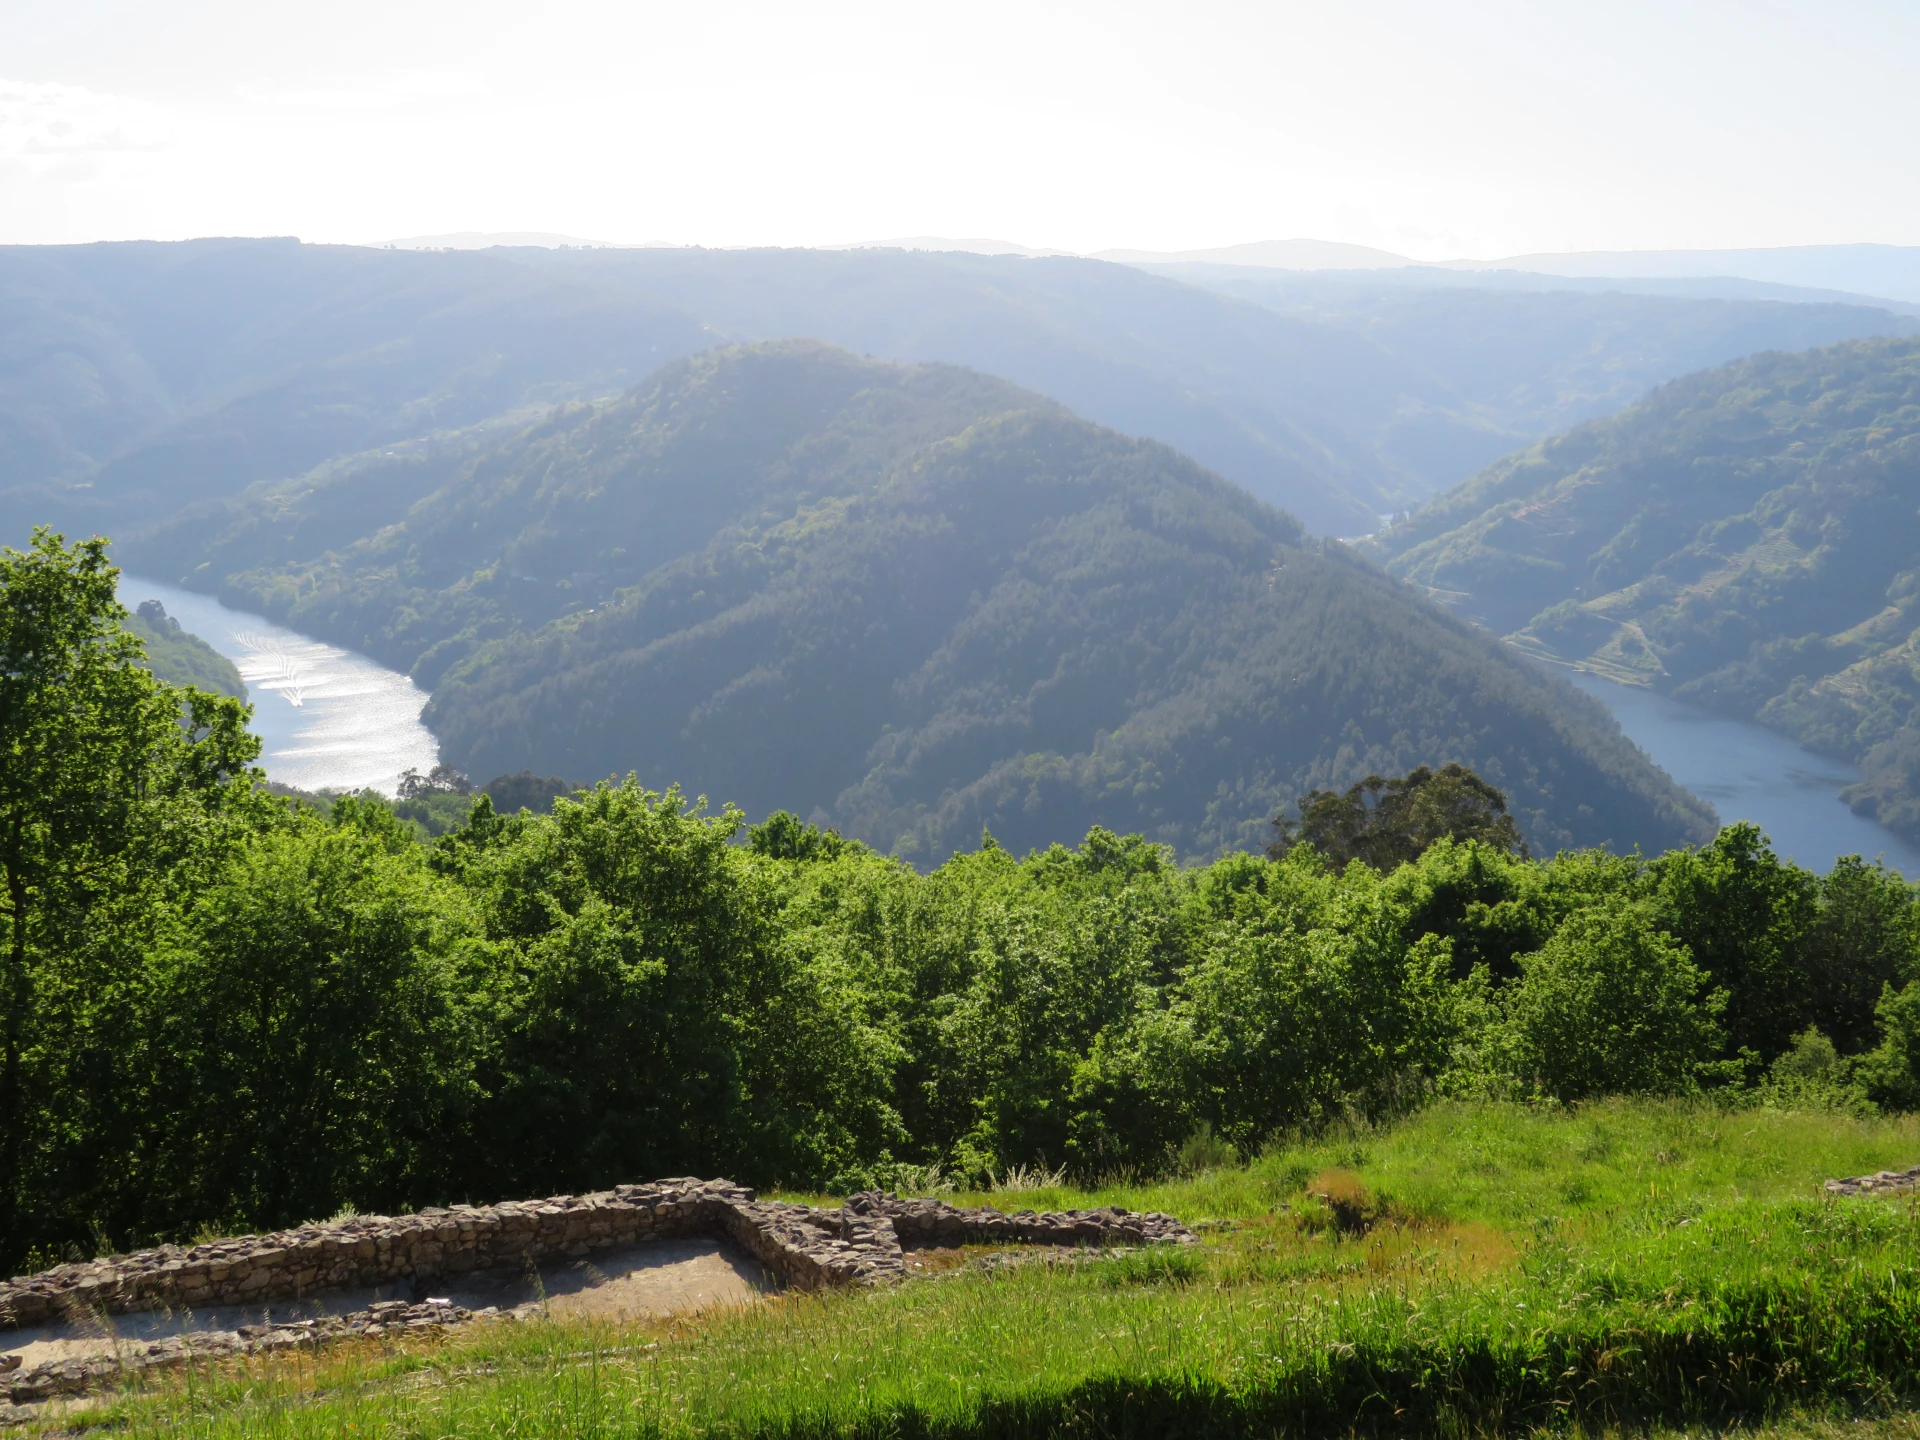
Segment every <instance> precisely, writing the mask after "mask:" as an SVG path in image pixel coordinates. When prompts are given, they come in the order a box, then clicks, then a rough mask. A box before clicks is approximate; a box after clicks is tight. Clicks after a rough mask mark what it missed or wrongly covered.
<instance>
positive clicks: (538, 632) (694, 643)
mask: <svg viewBox="0 0 1920 1440" xmlns="http://www.w3.org/2000/svg"><path fill="white" fill-rule="evenodd" d="M225 593H226V594H227V595H228V596H229V598H231V599H233V600H235V601H236V602H238V603H242V604H245V605H247V606H250V607H258V608H262V609H264V610H265V611H266V612H267V613H269V614H271V615H273V616H275V617H276V618H280V619H284V620H286V621H287V622H288V623H290V624H293V625H295V626H298V627H300V628H302V629H306V630H309V631H312V632H314V633H317V634H320V635H323V636H327V637H329V638H332V639H336V640H339V641H341V642H343V643H348V644H352V645H354V646H356V647H359V648H363V649H365V650H367V651H369V652H371V653H373V654H375V655H377V656H380V657H381V658H383V659H385V660H387V661H388V662H389V663H393V664H397V665H402V666H409V667H412V669H413V671H414V673H415V675H416V676H417V677H418V678H420V679H422V680H423V681H425V682H427V683H429V684H431V685H433V686H434V698H433V702H432V704H431V705H430V707H429V709H428V714H427V719H428V723H429V724H430V725H431V726H432V727H433V728H434V730H435V731H436V733H437V734H439V736H440V737H441V739H442V743H443V747H444V752H445V754H446V755H447V756H448V757H449V758H451V759H452V760H454V761H455V762H456V763H458V764H461V765H462V766H463V767H465V768H467V769H469V770H471V771H473V772H474V773H481V774H492V773H498V772H500V771H504V770H517V769H519V768H521V767H523V766H529V765H530V766H532V767H533V768H535V769H537V770H541V771H553V772H557V773H560V774H564V775H569V776H573V777H577V778H578V777H588V776H592V775H596V774H599V775H604V774H607V773H609V772H613V771H624V770H627V769H637V770H638V771H639V772H640V773H641V775H642V776H643V777H644V778H645V779H646V780H647V781H648V782H649V783H656V784H666V783H669V782H672V781H679V782H681V783H683V784H684V785H686V786H687V787H688V788H689V790H690V791H700V792H704V793H706V794H708V795H711V796H713V797H714V798H715V799H716V800H720V799H725V800H734V801H738V802H740V803H742V804H743V805H744V806H745V807H746V808H747V809H748V810H749V811H750V812H762V811H766V810H771V809H773V808H775V807H776V806H785V807H788V808H796V809H798V810H800V811H801V813H803V814H808V813H811V814H813V815H814V817H815V818H816V819H820V820H825V821H828V822H831V823H833V824H836V825H838V826H840V827H842V828H843V829H845V830H847V831H849V832H850V833H853V834H857V835H859V836H862V837H863V838H867V839H870V840H872V841H874V842H875V843H877V844H879V845H881V846H883V847H884V848H888V849H897V850H899V851H900V852H901V853H903V854H912V855H918V856H921V857H932V858H939V857H942V856H944V855H945V854H946V853H947V852H948V851H949V850H950V849H951V848H953V847H954V846H955V845H958V844H962V843H970V842H972V841H974V840H976V839H977V838H978V836H979V834H980V830H981V828H982V826H983V825H984V826H987V827H989V828H991V829H992V830H993V832H994V833H995V834H996V835H998V836H999V837H1001V839H1002V840H1004V841H1005V842H1007V843H1009V844H1012V845H1015V846H1018V847H1022V848H1024V847H1026V846H1029V845H1036V844H1044V843H1047V842H1050V841H1052V840H1055V839H1062V838H1071V837H1074V836H1077V835H1080V834H1083V833H1084V832H1085V830H1086V829H1087V827H1088V826H1089V825H1090V824H1093V823H1101V824H1106V825H1109V826H1111V827H1113V828H1116V829H1120V830H1144V831H1146V832H1147V833H1149V834H1151V835H1154V836H1156V837H1158V838H1161V839H1164V840H1166V841H1168V842H1170V843H1173V844H1175V845H1177V846H1178V847H1180V849H1181V850H1182V851H1185V852H1188V853H1194V852H1207V851H1212V850H1217V849H1220V848H1222V847H1237V846H1245V845H1248V844H1252V843H1257V842H1258V841H1260V840H1261V839H1263V838H1264V834H1265V828H1266V822H1267V820H1268V819H1269V818H1270V817H1271V816H1272V815H1273V813H1274V812H1275V811H1276V810H1278V809H1279V808H1280V807H1281V806H1282V805H1283V804H1285V803H1286V802H1287V801H1288V800H1290V799H1291V798H1292V797H1293V796H1294V795H1295V794H1297V793H1299V792H1300V791H1301V790H1303V789H1305V788H1307V787H1308V786H1310V785H1314V784H1323V783H1336V782H1345V781H1347V780H1350V779H1353V778H1357V777H1359V776H1360V775H1363V774H1365V773H1366V772H1368V771H1369V770H1376V769H1377V770H1383V771H1397V770H1403V769H1406V768H1408V767H1409V766H1411V765H1414V764H1418V763H1421V762H1423V761H1424V762H1429V763H1432V762H1441V761H1445V760H1450V759H1460V760H1463V761H1465V762H1466V763H1468V764H1471V765H1472V766H1474V767H1475V768H1476V769H1478V770H1480V771H1481V772H1482V773H1483V774H1487V775H1489V776H1491V777H1493V778H1494V779H1495V780H1496V782H1497V783H1499V784H1501V785H1503V786H1504V787H1506V788H1507V789H1508V790H1509V791H1510V792H1511V793H1512V795H1513V798H1514V802H1515V810H1516V812H1517V813H1518V815H1519V816H1520V818H1521V819H1522V821H1523V823H1524V824H1525V825H1526V827H1527V829H1528V833H1529V835H1530V836H1531V837H1532V839H1533V841H1534V843H1535V844H1536V845H1539V846H1541V847H1543V848H1548V849H1551V848H1553V847H1554V846H1557V845H1561V844H1594V843H1603V842H1612V843H1615V844H1632V843H1635V842H1638V843H1641V844H1643V845H1645V846H1647V847H1649V848H1652V847H1656V846H1663V845H1667V844H1671V843H1674V842H1675V841H1677V840H1681V839H1688V838H1694V837H1697V836H1698V835H1699V834H1701V833H1702V831H1703V827H1704V826H1705V824H1706V823H1707V819H1708V817H1707V815H1706V812H1705V811H1704V810H1703V809H1702V808H1701V807H1699V806H1698V804H1697V802H1694V801H1692V800H1691V799H1690V798H1689V797H1687V796H1686V795H1685V794H1684V793H1683V792H1680V791H1678V790H1677V789H1676V788H1674V787H1673V786H1672V785H1671V784H1670V783H1669V782H1668V781H1667V780H1666V778H1665V777H1664V776H1662V775H1660V774H1659V772H1657V771H1655V770H1653V769H1652V768H1651V766H1649V765H1648V763H1647V762H1646V760H1645V759H1644V757H1642V756H1641V755H1640V754H1639V752H1638V751H1636V750H1634V749H1633V748H1632V746H1630V745H1629V744H1628V743H1627V742H1625V741H1624V740H1623V739H1622V738H1621V737H1620V735H1619V733H1618V730H1617V728H1616V727H1614V725H1613V724H1612V722H1611V720H1610V719H1609V718H1608V717H1607V716H1606V715H1605V714H1604V712H1603V711H1602V710H1601V709H1600V707H1598V706H1597V705H1595V704H1593V703H1592V702H1590V701H1588V700H1586V699H1584V698H1583V697H1581V696H1579V695H1577V694H1576V693H1575V692H1574V691H1573V690H1572V689H1571V687H1569V686H1567V685H1566V684H1565V683H1564V682H1561V681H1559V680H1558V679H1556V678H1554V677H1551V676H1549V675H1546V674H1544V673H1542V672H1540V671H1538V670H1536V669H1535V668H1533V667H1532V666H1531V665H1530V664H1528V663H1527V662H1524V661H1521V660H1518V659H1516V658H1514V657H1512V656H1510V655H1508V654H1506V653H1505V652H1503V651H1502V650H1500V649H1499V648H1498V647H1497V646H1495V645H1493V644H1492V643H1490V642H1489V641H1487V640H1486V639H1484V638H1482V637H1480V636H1478V635H1477V634H1475V633H1474V632H1473V631H1472V630H1471V629H1470V628H1469V627H1467V626H1465V625H1462V624H1460V623H1459V622H1457V621H1454V620H1452V619H1450V618H1449V617H1447V616H1445V615H1444V614H1443V613H1441V612H1440V611H1438V610H1436V609H1434V608H1433V607H1431V606H1429V605H1427V604H1425V603H1424V602H1422V601H1419V600H1417V599H1415V598H1414V597H1413V596H1412V595H1411V594H1409V593H1408V592H1407V591H1406V590H1405V589H1404V588H1402V587H1401V586H1400V585H1398V584H1397V583H1396V582H1394V581H1392V580H1390V579H1388V578H1387V577H1386V576H1384V575H1382V574H1380V573H1379V572H1378V571H1376V570H1374V569H1373V568H1372V567H1370V566H1368V565H1367V564H1365V563H1364V562H1362V561H1360V560H1358V559H1357V558H1355V557H1354V556H1352V555H1351V554H1350V553H1349V552H1347V551H1346V550H1344V549H1343V548H1341V547H1339V546H1322V545H1321V544H1319V543H1317V542H1307V541H1305V540H1304V539H1303V536H1302V532H1301V528H1300V526H1299V524H1298V522H1297V521H1295V520H1293V519H1292V518H1290V517H1288V516H1286V515H1283V514H1281V513H1280V512H1278V511H1275V510H1272V509H1269V508H1268V507H1266V506H1264V505H1262V504H1260V503H1259V502H1258V501H1256V500H1254V499H1252V498H1251V497H1250V496H1248V495H1246V494H1245V493H1244V492H1243V491H1240V490H1238V489H1237V488H1235V487H1233V486H1231V485H1229V484H1227V483H1226V482H1224V481H1222V480H1221V479H1219V478H1218V477H1217V476H1214V475H1212V474H1210V473H1208V472H1207V471H1205V470H1203V469H1202V468H1201V467H1199V466H1197V465H1195V464H1194V463H1193V462H1191V461H1190V460H1187V459H1185V458H1184V457H1182V456H1180V455H1178V454H1176V453H1174V452H1172V451H1170V450H1168V449H1166V448H1164V447H1162V446H1159V445H1156V444H1152V443H1149V442H1141V441H1135V440H1130V439H1128V438H1126V437H1123V436H1120V435H1117V434H1115V433H1113V432H1112V431H1108V430H1104V429H1101V428H1099V427H1097V426H1093V425H1090V424H1088V423H1087V422H1085V421H1082V420H1079V419H1077V418H1075V417H1074V416H1072V415H1071V414H1069V413H1067V412H1066V411H1064V410H1062V409H1061V408H1060V407H1058V406H1057V405H1054V404H1052V403H1051V402H1049V401H1046V400H1044V399H1042V398H1040V397H1039V396H1036V395H1033V394H1031V393H1030V392H1026V391H1022V390H1020V389H1018V388H1016V387H1014V386H1012V385H1009V384H1007V383H1006V382H1004V381H1000V380H995V379H991V378H989V377H985V376H981V375H978V374H976V373H974V372H971V371H966V370H961V369H957V368H954V367H950V366H917V367H903V366H895V365H888V364H884V363H881V362H876V361H868V360H861V359H859V358H857V357H855V356H853V355H850V354H848V353H846V352H845V351H840V350H834V349H831V348H828V347H824V346H820V345H817V344H814V343H811V342H798V341H795V342H782V343H777V344H767V345H757V346H747V347H741V348H737V349H733V350H728V351H720V352H713V353H710V354H707V355H703V356H699V357H696V358H694V359H692V360H689V361H682V362H676V363H674V364H672V365H670V366H668V367H666V368H665V369H664V370H663V371H662V372H661V373H660V374H659V375H657V376H655V377H654V378H653V380H651V381H650V382H648V383H647V384H646V385H643V386H641V387H639V388H637V389H636V390H634V391H633V392H631V393H630V394H628V395H626V396H624V397H622V398H621V399H619V400H617V401H614V402H612V403H610V404H607V405H604V406H600V407H591V408H590V407H579V408H577V409H574V410H571V411H564V412H559V413H556V414H555V415H554V416H552V417H550V418H549V419H548V420H546V421H545V422H543V423H542V424H540V425H538V426H535V427H533V428H531V429H529V430H528V431H526V432H525V433H524V434H522V435H519V436H516V437H514V438H513V439H511V440H509V441H506V442H504V443H501V444H498V445H496V446H494V447H492V448H490V449H488V450H485V451H484V452H482V453H481V454H479V455H478V456H476V457H474V458H472V459H471V460H469V461H467V462H466V463H465V464H464V465H463V466H462V467H460V468H459V470H458V473H457V474H456V475H455V476H454V478H453V479H452V480H451V481H450V482H449V483H447V484H446V485H445V486H443V487H442V488H440V489H439V490H437V491H435V492H434V493H433V494H432V495H430V496H428V497H427V498H426V499H424V500H422V501H420V502H419V503H418V504H416V505H415V506H414V507H413V508H412V510H411V511H409V513H408V514H407V516H406V518H405V519H404V520H403V521H402V522H401V523H399V524H397V525H394V526H391V527H388V528H386V529H383V530H381V531H379V532H378V533H376V534H373V535H370V536H368V537H366V538H364V539H363V540H361V541H359V542H357V543H355V544H354V545H352V546H350V547H347V548H345V549H342V550H339V551H337V552H333V553H329V554H326V555H323V556H319V557H315V558H312V559H309V560H305V561H302V562H299V563H295V564H289V565H279V566H275V567H271V568H268V569H264V570H256V571H253V572H248V573H243V574H238V575H233V576H231V577H229V579H228V580H227V584H226V591H225Z"/></svg>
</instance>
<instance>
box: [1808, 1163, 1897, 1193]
mask: <svg viewBox="0 0 1920 1440" xmlns="http://www.w3.org/2000/svg"><path fill="white" fill-rule="evenodd" d="M1916 1186H1920V1165H1916V1166H1914V1167H1913V1169H1911V1170H1881V1171H1879V1172H1877V1173H1876V1174H1872V1175H1856V1176H1854V1177H1853V1178H1852V1179H1850V1180H1829V1181H1827V1192H1828V1193H1829V1194H1832V1195H1887V1194H1892V1193H1894V1192H1897V1191H1901V1190H1912V1189H1914V1188H1915V1187H1916Z"/></svg>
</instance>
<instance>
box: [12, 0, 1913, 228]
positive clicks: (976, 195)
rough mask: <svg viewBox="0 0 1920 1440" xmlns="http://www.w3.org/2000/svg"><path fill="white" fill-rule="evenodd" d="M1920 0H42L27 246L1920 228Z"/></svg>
mask: <svg viewBox="0 0 1920 1440" xmlns="http://www.w3.org/2000/svg"><path fill="white" fill-rule="evenodd" d="M1916 55H1920V4H1915V3H1913V0H1906V3H1869V0H1863V3H1846V0H1828V3H1825V4H1820V5H1814V4H1775V3H1754V0H1680V3H1675V0H1659V3H1641V0H1608V3H1606V4H1596V3H1592V0H1585V3H1581V4H1577V5H1576V4H1553V3H1542V0H1524V3H1509V0H1451V3H1439V0H1426V3H1419V4H1397V3H1365V0H1338V3H1331V0H1330V3H1325V4H1317V5H1300V4H1289V3H1273V4H1263V5H1255V4H1233V3H1204V0H1201V3H1196V0H1184V3H1171V0H1168V3H1158V4H1135V3H1111V0H1109V3H1102V4H1097V5H1095V4H1078V3H1068V4H1060V3H1048V0H1020V3H1000V0H969V3H966V4H939V5H933V4H912V3H908V0H888V3H879V4H812V5H795V4H792V3H791V0H785V3H773V0H766V3H762V0H701V3H681V4H675V5H660V4H654V3H648V0H638V3H634V0H627V3H603V0H543V3H528V0H513V3H504V0H461V3H458V4H454V3H443V0H377V3H374V0H324V3H320V0H298V3H288V0H169V3H167V4H164V5H159V4H154V3H153V0H138V3H132V0H7V3H5V4H4V5H0V241H13V242H40V241H67V240H91V239H110V238H125V237H135V236H145V237H156V238H175V237H181V236H188V235H206V234H253V235H259V234H296V235H300V236H303V237H305V238H307V239H310V240H346V241H365V240H376V239H383V238H387V237H393V236H405V235H416V234H423V233H438V232H444V231H452V230H468V229H475V230H549V231H560V232H565V233H569V234H575V235H582V236H588V237H593V238H597V239H606V240H617V241H643V240H671V241H678V242H687V243H701V244H713V245H742V244H798V245H811V244H832V243H836V242H844V241H850V240H860V239H869V238H878V237H884V236H894V235H920V234H931V235H966V236H998V237H1003V238H1007V239H1012V240H1017V241H1021V242H1023V243H1026V244H1030V245H1040V246H1052V247H1058V248H1061V249H1069V250H1094V249H1101V248H1105V247H1109V246H1130V247H1140V248H1152V249H1176V248H1190V247H1199V246H1210V245H1221V244H1230V243H1234V242H1239V241H1248V240H1257V239H1268V238H1282V237H1290V236H1315V237H1320V238H1325V239H1336V240H1348V241H1354V242H1358V243H1361V244H1370V245H1378V246H1381V247H1383V248H1386V249H1391V250H1398V251H1400V252H1402V253H1407V254H1413V255H1416V256H1419V257H1421V258H1427V259H1438V258H1445V257H1451V256H1460V255H1471V256H1481V257H1488V256H1495V255H1503V254H1513V253H1516V252H1523V251H1529V250H1565V249H1593V248H1663V247H1718V246H1742V245H1789V244H1803V243H1825V242H1838V241H1850V240H1875V241H1882V242H1887V243H1895V244H1920V183H1916V181H1920V147H1917V146H1916V145H1915V144H1914V141H1915V131H1916V128H1917V127H1916V122H1915V119H1914V115H1913V112H1912V109H1911V103H1912V102H1911V92H1912V80H1911V75H1910V73H1909V72H1910V69H1911V64H1912V60H1913V57H1914V56H1916Z"/></svg>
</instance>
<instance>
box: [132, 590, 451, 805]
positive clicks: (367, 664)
mask: <svg viewBox="0 0 1920 1440" xmlns="http://www.w3.org/2000/svg"><path fill="white" fill-rule="evenodd" d="M142 600H158V601H159V602H160V603H161V604H162V605H164V606H166V608H167V614H169V615H171V616H172V617H173V618H174V619H176V620H178V621H179V622H180V626H181V628H182V629H183V630H190V631H192V632H193V633H194V634H195V635H198V636H199V637H200V638H201V639H202V640H205V641H206V642H207V643H208V644H209V645H211V646H212V647H213V648H214V649H215V650H218V651H219V652H220V653H221V654H222V655H224V656H226V657H227V658H228V659H229V660H231V661H233V663H234V665H235V667H236V668H237V669H238V670H239V671H240V678H241V679H243V680H245V681H246V682H247V698H248V700H250V701H251V702H252V704H253V731H254V733H255V734H256V735H258V736H259V737H260V738H261V740H262V742H264V743H263V749H262V752H261V757H260V763H261V765H262V767H263V768H264V769H265V770H266V772H267V777H268V778H269V779H271V780H278V781H280V782H282V783H283V784H287V785H296V786H298V787H299V788H300V789H302V790H320V789H339V790H359V789H367V788H371V789H375V790H381V791H384V792H385V793H387V794H389V795H391V794H393V792H394V789H395V786H396V784H397V782H398V780H399V777H400V773H401V772H402V771H403V770H407V769H409V768H414V769H419V770H422V771H425V770H430V769H432V768H433V764H434V762H435V760H436V759H437V758H438V756H439V747H438V745H437V744H436V743H435V742H434V738H433V735H432V734H431V732H429V731H428V729H427V727H426V726H424V725H422V724H421V723H420V711H421V709H422V708H423V707H424V706H425V705H426V703H427V692H426V691H424V690H422V689H421V688H420V687H419V686H418V685H415V684H414V683H413V681H412V680H410V679H408V678H407V677H406V676H405V675H402V674H400V673H399V672H397V671H394V670H389V669H387V668H386V666H384V665H380V664H377V663H376V662H374V661H372V660H369V659H368V658H367V657H366V656H364V655H361V654H358V653H356V652H355V651H352V650H343V649H341V648H340V647H339V646H338V645H328V644H325V643H324V642H322V641H319V640H315V639H313V638H311V637H310V636H306V635H302V634H300V633H299V632H298V631H294V630H289V629H287V628H286V627H285V626H282V625H276V624H274V623H273V622H272V621H271V620H268V619H267V618H265V617H264V616H261V615H250V614H248V613H247V612H245V611H243V610H231V609H229V608H228V607H226V606H225V605H222V604H221V603H220V602H219V601H218V600H214V599H212V598H210V597H208V596H206V595H195V594H194V593H193V592H192V591H189V590H182V589H180V588H179V587H178V586H177V585H163V584H161V583H159V582H158V581H154V580H142V579H140V578H139V577H138V576H134V575H124V574H123V575H122V576H121V577H120V603H121V604H122V605H125V606H126V607H127V608H128V609H129V610H132V609H136V608H138V607H139V604H140V602H141V601H142Z"/></svg>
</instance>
